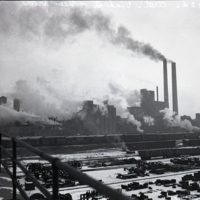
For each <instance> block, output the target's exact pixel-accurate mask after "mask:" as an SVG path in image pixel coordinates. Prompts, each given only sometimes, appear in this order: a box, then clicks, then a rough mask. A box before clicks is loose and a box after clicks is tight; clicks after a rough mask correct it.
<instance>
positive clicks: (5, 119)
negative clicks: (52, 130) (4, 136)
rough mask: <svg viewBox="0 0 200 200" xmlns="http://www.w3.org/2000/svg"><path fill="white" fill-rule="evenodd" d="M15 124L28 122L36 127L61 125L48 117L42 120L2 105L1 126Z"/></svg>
mask: <svg viewBox="0 0 200 200" xmlns="http://www.w3.org/2000/svg"><path fill="white" fill-rule="evenodd" d="M14 122H19V123H20V124H22V125H23V124H26V123H27V122H29V123H31V124H34V125H60V124H59V123H57V122H54V121H52V120H49V119H48V118H46V117H43V118H42V117H39V116H37V115H34V114H29V113H26V112H22V111H19V112H17V111H15V110H13V109H11V108H8V107H6V106H4V105H0V125H7V124H12V123H14Z"/></svg>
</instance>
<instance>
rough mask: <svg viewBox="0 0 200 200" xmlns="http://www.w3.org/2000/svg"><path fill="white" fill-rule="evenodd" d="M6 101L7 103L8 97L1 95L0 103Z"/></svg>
mask: <svg viewBox="0 0 200 200" xmlns="http://www.w3.org/2000/svg"><path fill="white" fill-rule="evenodd" d="M6 103H7V98H6V97H4V96H2V97H0V105H2V104H6Z"/></svg>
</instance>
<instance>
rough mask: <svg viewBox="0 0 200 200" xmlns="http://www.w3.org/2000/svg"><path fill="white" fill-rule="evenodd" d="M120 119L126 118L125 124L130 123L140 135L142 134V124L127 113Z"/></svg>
mask: <svg viewBox="0 0 200 200" xmlns="http://www.w3.org/2000/svg"><path fill="white" fill-rule="evenodd" d="M122 117H123V118H126V120H127V123H131V124H132V125H134V126H136V128H137V131H138V132H141V133H142V132H143V130H142V129H141V125H142V123H141V122H140V121H138V120H136V119H135V117H134V116H133V115H132V114H130V113H128V112H124V113H123V115H122Z"/></svg>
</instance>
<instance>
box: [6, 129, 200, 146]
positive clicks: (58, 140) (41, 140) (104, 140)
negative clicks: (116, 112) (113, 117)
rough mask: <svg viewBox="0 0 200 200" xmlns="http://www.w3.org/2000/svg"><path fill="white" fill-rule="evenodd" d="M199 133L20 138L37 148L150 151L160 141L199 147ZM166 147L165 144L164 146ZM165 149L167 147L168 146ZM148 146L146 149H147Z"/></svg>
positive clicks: (7, 141)
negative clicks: (102, 147)
mask: <svg viewBox="0 0 200 200" xmlns="http://www.w3.org/2000/svg"><path fill="white" fill-rule="evenodd" d="M198 137H200V133H145V134H115V135H114V134H112V135H81V136H45V137H44V136H30V137H27V136H26V137H20V139H21V140H22V141H24V142H27V143H29V144H30V145H33V146H36V147H39V146H59V145H90V144H108V143H122V142H123V143H125V144H127V145H132V144H131V143H137V144H135V147H136V148H137V149H143V148H145V149H146V148H147V149H151V148H152V147H151V146H152V145H151V142H150V141H153V142H154V143H155V142H158V143H157V144H156V143H155V144H154V145H158V146H159V145H160V141H163V142H165V141H168V140H171V141H175V140H183V139H184V140H188V139H189V140H190V143H189V144H188V145H189V146H190V145H191V146H195V144H197V145H200V139H199V138H198ZM147 142H148V143H147ZM3 144H4V145H5V147H7V148H11V147H12V143H11V141H10V140H7V139H5V138H3ZM166 145H167V144H166ZM166 145H165V147H168V145H167V146H166ZM147 146H148V147H147ZM170 147H171V146H170Z"/></svg>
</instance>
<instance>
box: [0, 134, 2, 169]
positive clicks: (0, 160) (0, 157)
mask: <svg viewBox="0 0 200 200" xmlns="http://www.w3.org/2000/svg"><path fill="white" fill-rule="evenodd" d="M1 140H2V135H1V133H0V172H1V163H2V154H1V148H2V146H1Z"/></svg>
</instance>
